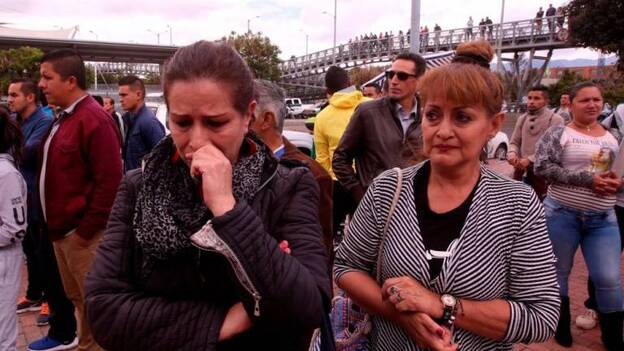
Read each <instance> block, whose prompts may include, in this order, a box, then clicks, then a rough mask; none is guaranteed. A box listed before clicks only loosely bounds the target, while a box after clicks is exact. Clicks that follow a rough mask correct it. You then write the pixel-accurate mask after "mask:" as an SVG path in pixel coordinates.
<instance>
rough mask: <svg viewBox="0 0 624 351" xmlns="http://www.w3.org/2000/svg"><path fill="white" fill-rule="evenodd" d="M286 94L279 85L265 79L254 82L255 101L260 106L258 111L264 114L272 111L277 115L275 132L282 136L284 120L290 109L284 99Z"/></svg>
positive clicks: (257, 107)
mask: <svg viewBox="0 0 624 351" xmlns="http://www.w3.org/2000/svg"><path fill="white" fill-rule="evenodd" d="M285 97H286V94H285V93H284V89H282V88H281V87H280V86H279V85H277V84H275V83H273V82H269V81H268V80H264V79H255V80H254V100H256V103H257V104H258V105H257V106H256V111H258V113H263V112H265V111H271V112H273V114H274V115H275V130H277V131H278V132H279V133H280V134H281V133H282V131H283V130H284V120H285V119H286V116H287V115H288V108H286V102H285V101H284V98H285Z"/></svg>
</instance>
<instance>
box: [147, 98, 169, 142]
mask: <svg viewBox="0 0 624 351" xmlns="http://www.w3.org/2000/svg"><path fill="white" fill-rule="evenodd" d="M145 106H146V107H147V108H148V109H149V110H150V111H152V112H153V113H154V114H155V115H156V118H157V119H158V122H160V124H162V125H163V126H165V134H166V135H167V134H169V133H171V132H170V131H169V127H168V126H167V105H165V103H164V102H153V101H147V102H146V103H145Z"/></svg>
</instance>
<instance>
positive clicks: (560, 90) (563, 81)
mask: <svg viewBox="0 0 624 351" xmlns="http://www.w3.org/2000/svg"><path fill="white" fill-rule="evenodd" d="M583 80H584V79H583V77H581V76H580V75H578V74H576V73H575V72H573V71H570V70H568V69H566V70H563V73H562V74H561V78H559V81H557V83H555V84H553V85H551V86H550V87H548V90H549V94H550V102H551V105H559V99H560V98H561V95H563V94H569V93H570V90H572V87H573V86H575V85H576V84H577V83H579V82H582V81H583Z"/></svg>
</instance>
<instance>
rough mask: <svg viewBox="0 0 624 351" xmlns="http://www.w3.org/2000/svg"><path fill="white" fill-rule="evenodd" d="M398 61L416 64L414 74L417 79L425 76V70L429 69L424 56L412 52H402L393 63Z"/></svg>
mask: <svg viewBox="0 0 624 351" xmlns="http://www.w3.org/2000/svg"><path fill="white" fill-rule="evenodd" d="M396 60H407V61H412V62H413V63H414V74H415V75H416V77H417V78H418V77H420V76H422V75H423V74H425V70H426V69H427V62H425V59H424V58H423V57H422V56H420V55H418V54H415V53H412V52H402V53H400V54H398V55H396V56H395V57H394V60H392V62H394V61H396Z"/></svg>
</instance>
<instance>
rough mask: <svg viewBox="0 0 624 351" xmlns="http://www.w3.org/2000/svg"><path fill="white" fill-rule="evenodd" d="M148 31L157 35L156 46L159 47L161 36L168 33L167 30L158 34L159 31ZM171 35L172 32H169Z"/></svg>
mask: <svg viewBox="0 0 624 351" xmlns="http://www.w3.org/2000/svg"><path fill="white" fill-rule="evenodd" d="M147 31H148V32H150V33H152V34H156V44H158V45H160V35H161V34H163V33H166V32H167V31H166V30H164V31H162V32H158V31H155V30H151V29H148V30H147ZM169 34H170V35H171V32H169Z"/></svg>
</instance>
